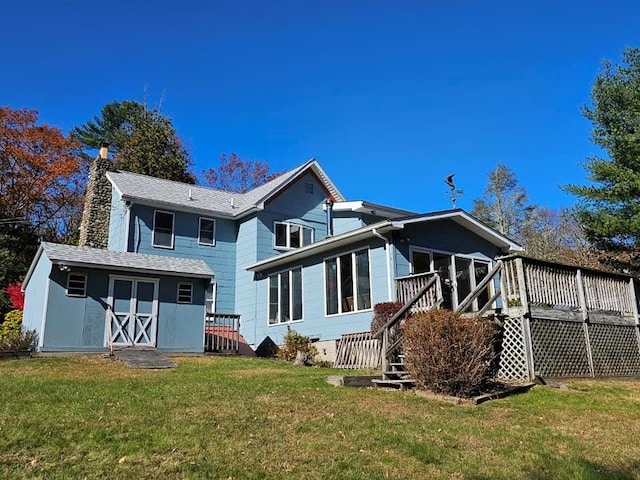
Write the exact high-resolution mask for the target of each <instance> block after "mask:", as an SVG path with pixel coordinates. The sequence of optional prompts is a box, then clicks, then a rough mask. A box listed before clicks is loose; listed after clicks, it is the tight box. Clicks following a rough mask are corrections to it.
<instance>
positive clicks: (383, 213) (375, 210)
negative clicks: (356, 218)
mask: <svg viewBox="0 0 640 480" xmlns="http://www.w3.org/2000/svg"><path fill="white" fill-rule="evenodd" d="M333 211H334V212H356V213H366V214H370V215H377V216H379V217H387V218H399V217H406V216H409V215H417V214H416V212H411V211H409V210H401V209H398V208H393V207H387V206H385V205H377V204H375V203H369V202H367V201H364V200H357V201H351V202H336V203H334V204H333Z"/></svg>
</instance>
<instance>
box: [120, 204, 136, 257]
mask: <svg viewBox="0 0 640 480" xmlns="http://www.w3.org/2000/svg"><path fill="white" fill-rule="evenodd" d="M121 201H122V199H121ZM124 206H125V208H126V209H127V213H126V214H125V215H124V221H125V224H124V251H125V252H128V251H129V235H130V234H131V202H124ZM132 243H134V242H132Z"/></svg>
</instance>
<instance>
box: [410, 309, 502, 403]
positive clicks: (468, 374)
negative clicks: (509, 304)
mask: <svg viewBox="0 0 640 480" xmlns="http://www.w3.org/2000/svg"><path fill="white" fill-rule="evenodd" d="M496 333H497V327H496V325H495V324H494V323H492V322H489V321H487V320H484V319H482V318H479V317H463V316H461V315H460V314H458V313H455V312H451V311H449V310H441V309H437V310H430V311H428V312H426V313H421V314H417V315H415V316H413V317H411V318H409V319H407V320H406V322H405V324H404V342H405V344H404V345H405V349H406V354H405V355H406V356H405V362H406V364H407V369H408V370H409V372H411V374H412V376H413V378H415V380H416V383H417V385H418V386H419V387H421V388H426V389H428V390H431V391H433V392H435V393H443V394H446V395H455V396H459V397H471V396H473V395H476V394H478V393H479V391H480V389H481V388H482V387H483V386H484V384H486V383H487V381H489V380H491V378H492V369H491V362H492V360H493V358H494V356H495V352H494V347H493V345H494V343H493V340H494V337H495V335H496Z"/></svg>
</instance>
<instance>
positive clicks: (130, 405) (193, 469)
mask: <svg viewBox="0 0 640 480" xmlns="http://www.w3.org/2000/svg"><path fill="white" fill-rule="evenodd" d="M176 360H177V362H178V363H179V365H180V367H179V368H177V369H173V370H160V371H152V370H130V369H128V368H126V367H125V366H123V365H122V364H121V363H119V362H118V361H115V360H112V359H109V358H102V357H99V356H92V357H67V358H60V357H58V358H38V359H31V360H15V361H3V362H0V392H2V394H1V395H2V397H1V400H0V478H3V479H13V478H43V479H51V478H110V479H119V478H123V479H124V478H127V479H128V478H172V479H182V478H185V479H191V478H194V479H198V478H202V479H204V478H211V479H223V480H227V479H236V480H237V479H288V478H291V479H307V478H309V479H320V478H331V479H334V478H336V479H338V478H343V479H360V478H363V479H364V478H366V479H386V478H420V479H424V478H436V479H437V478H446V479H449V478H465V479H541V480H542V479H602V480H604V479H640V383H639V382H633V381H607V382H580V383H572V384H569V386H570V390H569V391H560V390H553V389H548V388H541V387H536V388H534V389H533V390H531V391H530V392H529V393H526V394H522V395H518V396H513V397H509V398H506V399H502V400H498V401H492V402H487V403H485V404H482V405H480V406H478V407H475V408H471V407H459V406H455V405H451V404H447V403H440V402H437V401H433V400H428V399H424V398H420V397H417V396H415V395H413V394H411V393H406V392H386V391H378V390H372V389H350V388H336V387H333V386H331V385H329V384H327V383H326V381H325V380H326V377H327V375H330V374H336V373H338V372H336V371H333V370H326V369H312V368H296V367H292V366H290V365H288V364H285V363H282V362H277V361H265V360H256V359H241V358H221V357H192V358H189V357H184V358H178V359H176Z"/></svg>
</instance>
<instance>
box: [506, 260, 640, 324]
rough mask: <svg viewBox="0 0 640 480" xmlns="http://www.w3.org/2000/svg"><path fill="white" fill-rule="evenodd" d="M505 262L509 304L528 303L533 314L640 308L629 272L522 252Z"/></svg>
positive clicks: (626, 312)
mask: <svg viewBox="0 0 640 480" xmlns="http://www.w3.org/2000/svg"><path fill="white" fill-rule="evenodd" d="M502 262H503V263H504V275H503V282H502V284H503V288H504V289H505V290H506V291H507V305H506V306H507V307H519V306H523V307H526V309H528V310H529V313H530V314H531V316H534V317H535V316H536V315H542V316H543V317H544V316H545V315H553V313H544V312H545V311H547V312H549V311H557V312H564V313H562V314H560V313H558V315H562V316H563V318H569V317H571V314H572V312H573V313H575V314H576V315H579V316H581V317H582V319H583V320H586V318H587V317H589V315H596V316H598V315H599V316H602V315H605V316H606V315H609V316H611V315H613V316H618V317H633V316H634V312H635V311H636V306H635V305H636V298H635V291H634V286H633V280H632V278H631V277H629V276H626V275H620V274H615V273H609V272H601V271H598V270H591V269H583V268H578V267H573V266H569V265H561V264H555V263H550V262H545V261H543V260H537V259H532V258H527V257H522V256H512V257H505V258H503V259H502Z"/></svg>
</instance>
